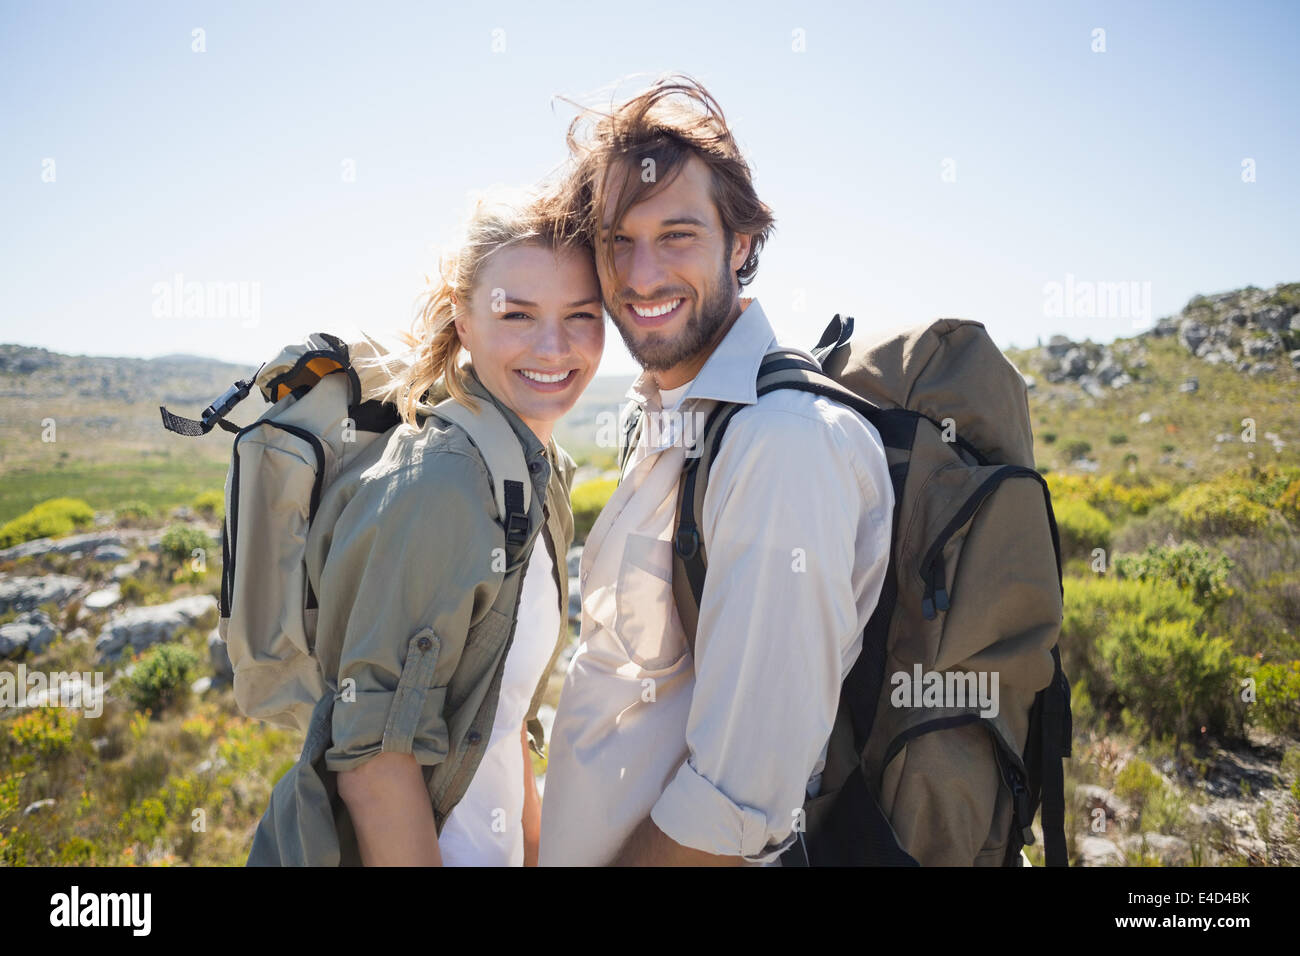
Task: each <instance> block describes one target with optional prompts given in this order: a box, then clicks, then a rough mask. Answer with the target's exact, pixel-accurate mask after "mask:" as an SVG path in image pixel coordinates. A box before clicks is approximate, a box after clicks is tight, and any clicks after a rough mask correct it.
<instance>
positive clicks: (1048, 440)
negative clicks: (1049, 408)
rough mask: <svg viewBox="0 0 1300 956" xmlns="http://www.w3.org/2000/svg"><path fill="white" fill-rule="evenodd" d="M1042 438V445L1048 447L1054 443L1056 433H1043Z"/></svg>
mask: <svg viewBox="0 0 1300 956" xmlns="http://www.w3.org/2000/svg"><path fill="white" fill-rule="evenodd" d="M1042 438H1043V444H1044V445H1050V444H1052V443H1053V442H1054V441H1056V432H1043V435H1042Z"/></svg>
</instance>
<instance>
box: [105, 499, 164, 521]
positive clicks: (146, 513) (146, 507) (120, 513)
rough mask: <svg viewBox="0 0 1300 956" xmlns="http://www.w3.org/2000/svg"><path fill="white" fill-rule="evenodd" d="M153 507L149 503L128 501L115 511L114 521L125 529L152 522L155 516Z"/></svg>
mask: <svg viewBox="0 0 1300 956" xmlns="http://www.w3.org/2000/svg"><path fill="white" fill-rule="evenodd" d="M155 513H156V512H155V510H154V507H153V505H151V504H149V502H147V501H127V502H123V503H122V504H120V505H118V506H117V508H115V509H114V511H113V520H114V521H115V522H116V523H117V524H119V525H122V526H124V527H128V526H130V525H135V524H143V523H144V522H146V521H151V520H152V519H153V517H154V515H155Z"/></svg>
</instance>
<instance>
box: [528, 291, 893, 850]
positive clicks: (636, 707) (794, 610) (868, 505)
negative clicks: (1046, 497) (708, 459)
mask: <svg viewBox="0 0 1300 956" xmlns="http://www.w3.org/2000/svg"><path fill="white" fill-rule="evenodd" d="M742 301H743V300H742ZM775 348H777V343H776V340H775V336H774V335H773V332H772V328H771V325H770V323H769V322H768V320H767V317H766V316H765V315H764V313H763V311H762V309H761V308H760V307H759V304H758V302H757V301H756V300H749V302H748V304H747V305H746V307H745V308H744V311H743V312H742V313H741V315H740V317H739V318H738V319H737V320H736V322H735V324H734V325H733V326H732V328H731V329H730V330H729V331H728V332H727V335H726V336H725V337H724V338H723V340H722V342H721V343H719V345H718V347H717V348H716V349H715V350H714V352H713V354H712V355H710V357H709V359H708V360H707V361H706V363H705V365H704V366H703V368H701V370H700V372H699V374H698V375H696V377H695V378H694V379H693V380H692V381H691V382H689V383H687V385H686V386H683V387H682V388H681V389H674V390H672V392H671V393H669V396H668V397H669V400H670V402H671V401H672V400H673V399H675V398H678V396H680V403H679V411H680V412H681V414H682V415H683V416H691V415H698V416H700V418H699V419H698V420H700V421H702V419H703V418H704V417H707V415H708V413H709V411H711V410H712V408H713V407H715V404H716V403H717V402H719V401H727V402H738V403H743V404H745V405H746V406H747V407H745V408H742V409H741V410H740V411H739V412H738V413H737V414H736V415H735V417H734V418H733V419H732V420H731V423H730V425H729V426H728V429H727V433H726V437H725V439H724V441H723V442H722V445H721V447H720V450H719V452H718V454H717V456H716V458H715V459H714V462H713V466H712V468H711V471H710V475H709V483H708V487H707V491H706V494H705V499H704V508H703V514H702V515H701V516H700V531H701V535H702V538H703V540H704V543H705V547H706V550H707V554H708V562H709V569H708V576H707V578H706V582H705V589H704V595H703V600H702V601H701V602H700V610H699V623H698V627H697V634H696V642H695V653H694V655H692V654H691V653H690V652H689V651H688V649H687V643H686V638H685V634H684V632H683V630H682V625H681V621H680V620H679V618H678V615H677V609H676V607H675V605H674V603H673V596H672V583H671V582H672V543H671V537H672V533H673V525H674V521H675V518H676V507H677V487H678V482H679V480H680V476H681V472H682V468H683V465H684V464H685V460H686V450H685V448H684V447H683V442H682V434H683V432H685V433H686V434H688V435H689V434H690V433H691V431H692V429H691V428H689V427H686V428H682V427H681V424H680V420H677V419H674V418H673V417H672V416H662V417H661V418H660V419H659V421H663V420H665V419H667V420H669V421H671V422H673V423H674V427H657V428H650V427H643V428H642V429H641V438H640V441H639V442H638V444H637V447H636V448H635V449H634V451H633V453H632V455H631V456H630V457H629V460H628V462H627V465H626V468H625V470H624V473H623V480H622V482H621V483H620V485H619V487H618V489H617V490H616V491H615V492H614V495H613V496H612V497H611V498H610V500H609V503H608V504H607V505H606V506H605V508H604V510H603V511H602V512H601V514H600V517H599V518H598V519H597V521H596V523H595V526H594V527H593V528H592V530H591V533H590V534H589V535H588V537H587V542H586V546H585V548H584V550H583V554H582V561H581V566H580V571H579V581H580V585H581V588H582V617H581V632H580V635H579V645H578V649H577V652H576V653H575V655H574V657H573V659H572V661H571V663H570V666H569V670H568V674H567V676H566V680H565V685H564V689H563V691H562V693H561V696H560V703H559V707H558V710H557V713H556V718H555V724H554V727H553V729H552V734H551V742H550V751H549V759H548V764H547V774H546V796H545V799H544V800H543V804H542V832H541V841H540V862H541V864H542V865H604V864H608V863H610V862H611V861H612V860H613V859H614V857H615V856H616V854H617V853H618V851H619V849H620V848H621V847H622V845H623V843H624V841H625V840H626V839H627V838H628V836H629V835H630V834H631V833H632V831H633V830H634V829H636V827H637V825H638V824H639V823H640V822H641V821H642V820H643V819H645V817H646V816H647V815H649V816H650V817H651V818H652V819H653V820H654V822H655V824H656V826H658V827H659V829H660V830H662V831H663V832H664V833H665V834H666V835H667V836H669V837H671V838H672V839H673V840H675V841H677V842H678V843H680V844H682V845H684V846H689V847H693V848H695V849H698V850H704V851H706V852H709V853H715V854H722V855H728V856H743V857H745V858H746V859H747V860H749V861H751V862H755V863H769V862H772V861H774V860H775V859H776V858H777V857H778V856H779V855H780V853H781V852H782V851H783V850H784V849H785V848H786V847H788V846H789V844H790V843H791V842H792V841H793V840H794V838H795V835H796V834H795V824H796V821H797V819H798V813H799V808H800V807H802V805H803V803H804V798H805V792H806V790H807V789H808V787H809V785H810V783H811V785H812V787H813V791H812V792H814V793H815V788H816V785H817V782H818V780H819V779H820V774H821V770H822V766H823V764H824V760H825V752H826V742H827V739H828V737H829V736H830V731H831V726H832V724H833V723H834V719H835V713H836V707H837V704H838V699H839V688H840V684H841V683H842V681H843V679H844V677H845V676H846V675H847V674H848V671H849V669H850V668H851V667H852V666H853V663H854V661H855V660H856V659H857V656H858V653H859V652H860V650H861V647H862V631H863V629H864V628H865V627H866V624H867V620H868V619H869V618H870V616H871V612H872V611H873V610H874V608H875V605H876V601H877V599H878V597H879V595H880V590H881V587H882V585H883V583H884V577H885V569H886V566H887V564H888V561H889V542H890V528H891V521H892V514H893V508H894V495H893V488H892V485H891V483H890V479H889V469H888V465H887V463H886V458H885V451H884V447H883V445H882V443H881V440H880V436H879V434H878V433H877V431H876V429H875V428H874V427H873V426H872V425H871V424H870V423H869V422H867V421H866V420H865V419H863V418H862V417H861V416H860V415H858V414H857V413H856V412H854V411H852V410H851V409H848V408H845V407H843V406H841V405H837V404H835V403H834V402H832V401H830V400H828V399H825V398H822V397H820V396H815V395H811V394H809V393H806V392H798V391H793V390H786V389H782V390H778V391H775V392H772V393H769V394H767V395H765V396H764V397H763V399H762V401H761V402H758V401H756V391H755V380H756V377H757V373H758V367H759V364H760V363H761V361H762V359H763V356H764V355H765V354H766V353H767V352H769V351H771V350H772V349H775ZM805 354H806V353H805ZM628 398H629V399H631V400H632V401H634V402H637V403H638V404H640V405H641V406H642V407H643V409H644V411H645V412H646V413H656V412H661V411H662V410H663V406H662V404H661V395H660V393H659V391H658V389H657V388H656V386H655V383H654V380H653V378H652V377H651V376H650V375H649V374H648V373H647V374H643V375H641V376H640V377H639V378H638V379H637V381H636V382H635V383H634V384H633V385H632V387H631V388H630V389H629V390H628ZM647 424H648V422H647ZM696 431H697V432H698V429H697V430H696Z"/></svg>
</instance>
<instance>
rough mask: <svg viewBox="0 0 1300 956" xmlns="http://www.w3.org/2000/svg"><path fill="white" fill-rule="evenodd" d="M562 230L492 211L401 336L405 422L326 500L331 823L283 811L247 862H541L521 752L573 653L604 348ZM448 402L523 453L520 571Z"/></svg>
mask: <svg viewBox="0 0 1300 956" xmlns="http://www.w3.org/2000/svg"><path fill="white" fill-rule="evenodd" d="M563 223H564V217H563V216H562V215H561V214H560V213H558V212H557V211H556V207H555V206H554V205H553V204H552V203H551V202H550V201H548V200H545V199H542V200H537V201H535V202H533V203H532V204H530V205H528V206H524V207H521V206H519V205H502V204H500V203H497V204H487V203H481V204H480V205H479V206H478V208H477V209H476V211H475V213H474V215H473V217H472V218H471V220H470V222H469V225H468V232H467V237H466V240H465V242H464V244H463V245H462V247H461V248H460V250H459V252H458V253H456V254H455V255H453V256H452V257H450V258H449V259H447V260H444V265H443V268H442V269H441V274H440V276H439V280H438V282H437V283H436V284H435V286H434V287H433V288H432V289H431V290H430V291H429V293H428V295H427V297H426V300H425V303H424V306H423V308H422V310H421V312H420V314H419V317H418V318H417V320H416V322H415V324H414V326H413V328H412V331H411V334H410V335H407V336H405V337H404V338H405V340H406V343H407V344H408V345H409V346H410V347H411V349H412V352H413V355H414V360H413V361H411V362H409V364H403V365H400V366H395V368H396V371H394V373H393V377H392V379H391V384H390V386H389V388H388V392H387V394H386V396H385V397H387V398H389V399H390V400H392V401H394V402H395V403H396V404H397V407H398V409H399V412H400V414H401V418H402V424H401V425H398V426H397V427H396V428H395V429H394V430H393V431H392V432H391V434H390V435H389V436H388V437H387V439H386V440H381V441H377V442H375V443H374V448H375V450H374V452H373V453H371V452H370V449H367V453H365V454H363V456H362V459H361V460H359V461H358V462H357V463H356V464H355V465H353V466H352V467H353V468H356V469H357V473H356V475H355V476H340V478H339V479H337V480H336V481H335V482H334V483H333V484H332V485H331V486H330V487H329V488H328V489H327V491H326V492H325V495H324V496H323V498H322V501H321V504H320V508H319V511H318V517H317V520H316V523H315V525H314V526H313V529H312V533H311V535H310V537H309V540H308V545H307V553H308V557H307V564H308V575H309V578H310V580H311V583H312V586H313V588H314V589H315V593H316V594H317V595H318V600H319V616H318V619H317V621H318V623H317V635H316V652H317V656H318V657H319V659H320V662H321V666H322V670H323V672H324V674H325V675H326V677H327V680H330V679H332V682H333V683H332V687H333V688H334V693H333V697H334V700H333V703H332V706H333V714H332V718H331V724H330V728H331V734H330V740H329V746H328V749H327V750H325V751H324V755H323V760H322V761H320V762H319V763H317V764H316V765H315V766H316V767H317V768H319V769H318V772H319V773H320V775H321V778H322V779H323V780H324V781H325V787H324V790H325V793H326V794H328V796H329V798H330V803H331V806H330V808H328V810H326V811H325V812H323V813H322V812H320V810H319V808H317V812H316V813H315V815H314V816H312V814H310V813H308V812H306V811H299V810H295V811H294V812H291V813H283V812H278V815H277V816H276V817H275V819H269V818H271V817H272V816H273V815H272V813H271V812H270V811H268V815H267V817H264V819H263V823H262V826H261V827H260V828H259V831H258V834H257V837H256V838H255V840H254V845H253V851H252V854H251V855H250V858H249V863H250V864H257V863H271V864H276V863H283V862H285V861H288V860H294V861H298V860H301V861H304V862H314V861H318V860H321V859H326V860H332V859H334V856H335V854H337V857H338V859H339V861H340V862H341V863H343V864H345V865H346V864H356V863H361V864H365V865H498V866H508V865H520V864H532V865H535V863H536V852H537V836H538V831H539V827H540V814H541V810H540V801H539V798H538V794H537V789H536V783H535V779H534V775H533V769H532V763H531V760H530V757H529V746H528V741H529V736H530V734H531V735H532V737H533V738H534V741H535V743H536V745H537V746H538V747H540V746H541V743H542V741H541V736H542V730H541V725H540V724H539V723H538V722H537V721H536V714H537V708H538V705H539V703H540V698H541V692H542V688H544V686H545V684H546V680H547V677H548V675H549V673H550V671H551V669H552V668H553V666H554V663H555V660H556V657H557V656H558V654H559V652H560V650H561V648H562V646H563V644H564V643H565V641H566V639H567V637H568V626H567V614H566V612H565V608H566V607H567V603H568V600H567V599H568V594H567V575H566V569H565V553H566V551H567V550H568V547H569V545H570V543H571V540H572V536H573V520H572V512H571V511H570V507H569V484H570V482H571V480H572V473H573V470H574V463H573V460H572V459H571V458H570V457H569V456H568V455H567V454H566V453H565V452H564V451H562V450H561V449H560V448H559V446H558V445H556V444H555V441H554V439H553V437H552V434H551V432H552V428H553V426H554V425H555V422H556V421H557V420H558V419H559V418H560V416H562V415H563V414H564V413H565V412H567V411H568V410H569V409H570V408H572V407H573V404H574V402H575V401H576V400H577V399H578V397H579V395H580V394H581V393H582V391H583V390H584V389H585V388H586V386H587V385H588V383H589V382H590V381H591V378H592V376H593V375H594V374H595V372H596V368H597V365H598V364H599V362H600V358H601V352H602V349H603V346H604V319H603V313H602V309H601V300H600V288H599V285H598V283H597V279H596V272H595V268H594V265H593V260H592V253H591V250H590V248H589V247H587V246H585V245H582V244H581V243H580V242H578V241H577V240H574V239H572V238H570V233H569V232H568V231H567V230H566V229H565V228H564V227H563ZM466 355H468V358H469V362H468V363H467V364H462V359H463V358H464V357H465V356H466ZM447 395H450V396H451V397H452V398H454V399H455V400H456V401H457V402H459V403H460V404H461V405H463V406H464V407H466V408H469V409H474V410H478V409H486V411H488V412H491V411H492V409H493V408H495V409H496V410H498V411H499V412H500V413H501V415H502V416H503V417H504V419H505V420H506V421H507V422H508V423H509V426H510V429H511V431H512V432H513V434H514V436H515V438H517V440H518V442H519V445H520V449H521V450H522V452H523V457H524V461H525V462H526V463H527V467H528V471H529V474H530V478H531V481H532V485H531V491H532V495H533V500H534V502H538V503H542V507H541V509H540V513H541V517H542V520H541V522H540V524H541V527H540V530H539V531H538V533H537V534H536V536H535V538H533V540H532V542H531V544H529V545H527V546H526V547H525V548H524V553H523V558H522V562H515V566H514V567H513V568H512V567H511V562H510V560H509V556H510V555H511V553H512V542H511V540H510V539H509V535H508V534H507V533H506V531H505V530H504V529H503V528H502V525H501V523H500V522H498V520H496V518H495V515H496V500H495V499H494V487H493V484H492V478H491V476H490V474H489V470H488V467H487V463H486V461H485V458H484V455H483V454H482V453H481V451H480V449H479V448H478V447H476V445H475V444H474V442H473V441H472V440H471V439H470V437H469V434H468V433H467V432H466V431H465V430H462V429H461V428H460V427H458V426H456V425H454V424H450V423H449V422H448V421H446V420H444V419H440V418H438V417H436V416H433V415H429V414H428V413H429V412H431V411H432V406H433V404H435V403H436V402H437V401H438V400H440V399H442V398H443V397H444V396H447ZM514 544H516V545H517V544H518V542H514ZM520 564H522V567H520V566H519V565H520ZM516 575H517V576H518V577H515V576H516ZM512 598H513V599H512ZM322 703H324V702H322ZM299 766H301V763H300V765H299ZM292 773H293V771H291V772H290V775H291V774H292ZM290 775H286V777H289V776H290ZM281 785H284V786H288V787H295V786H296V784H295V782H294V781H292V780H289V781H288V782H287V783H286V782H285V781H284V780H282V781H281V784H278V785H277V789H279V787H280V786H281ZM302 792H303V793H306V792H308V791H306V790H304V791H302ZM315 792H317V793H318V792H319V789H318V790H317V791H315ZM310 802H311V800H310V799H306V800H304V799H302V798H295V799H293V800H286V799H280V800H278V801H277V800H276V798H274V797H273V800H272V807H273V808H283V807H286V806H293V807H298V808H301V807H303V806H304V805H305V804H309V803H310ZM315 802H316V803H321V802H323V801H322V800H321V799H320V798H319V797H317V799H316V801H315ZM331 815H332V816H333V817H334V826H333V827H332V828H331V827H329V826H328V820H329V817H330V816H331ZM296 816H297V817H298V818H295V817H296ZM304 819H306V820H308V821H309V822H307V823H304ZM311 820H314V821H315V822H314V823H312V822H310V821H311ZM331 830H332V831H333V832H329V831H331ZM316 840H319V841H320V842H321V847H313V846H312V844H313V842H314V841H316ZM332 840H337V851H336V850H335V848H334V844H332V843H331V841H332ZM304 845H305V846H304ZM322 847H323V852H320V851H321V849H322Z"/></svg>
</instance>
